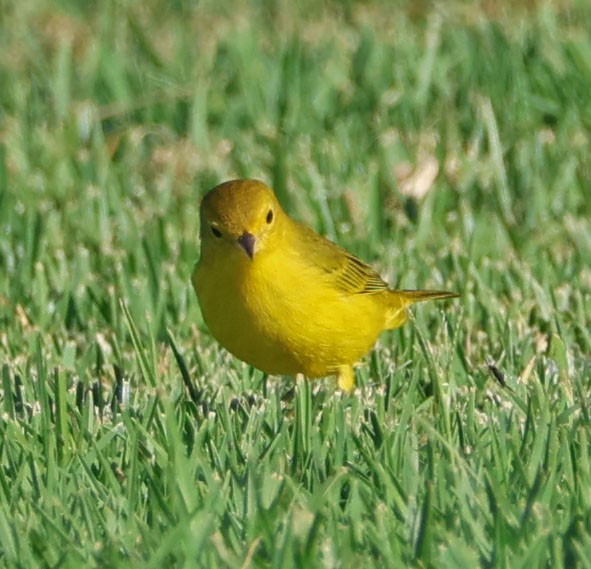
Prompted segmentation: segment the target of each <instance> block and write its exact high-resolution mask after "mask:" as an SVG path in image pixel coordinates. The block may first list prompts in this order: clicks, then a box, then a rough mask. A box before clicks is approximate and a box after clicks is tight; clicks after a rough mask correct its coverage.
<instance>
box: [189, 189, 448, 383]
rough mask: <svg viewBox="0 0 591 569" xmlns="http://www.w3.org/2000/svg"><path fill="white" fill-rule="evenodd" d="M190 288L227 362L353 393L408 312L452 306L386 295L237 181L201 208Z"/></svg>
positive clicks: (352, 260)
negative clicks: (366, 362) (362, 370)
mask: <svg viewBox="0 0 591 569" xmlns="http://www.w3.org/2000/svg"><path fill="white" fill-rule="evenodd" d="M200 240H201V252H200V257H199V260H198V261H197V263H196V264H195V268H194V269H193V272H192V275H191V281H192V284H193V287H194V289H195V292H196V294H197V298H198V301H199V304H200V307H201V313H202V316H203V319H204V321H205V323H206V325H207V327H208V328H209V331H210V332H211V334H212V335H213V337H214V338H215V339H216V340H217V341H218V342H219V343H220V344H221V345H222V346H223V347H224V348H226V349H227V350H228V351H229V352H230V353H231V354H233V355H234V356H235V357H237V358H238V359H240V360H242V361H244V362H246V363H247V364H249V365H251V366H253V367H255V368H258V369H260V370H262V371H263V372H265V373H267V374H270V375H283V376H296V375H297V374H303V375H305V376H306V377H307V378H309V379H313V378H321V377H327V376H333V375H336V376H337V386H338V388H339V389H341V390H342V391H344V392H346V393H350V392H351V391H353V389H354V386H355V372H354V366H356V365H357V364H358V362H359V360H360V359H361V358H362V357H363V356H364V355H365V354H367V353H368V352H369V351H370V350H371V349H372V348H373V346H374V344H375V342H376V341H377V338H378V336H379V335H380V334H381V333H382V332H383V331H385V330H390V329H394V328H398V327H399V326H402V325H403V324H404V323H405V322H406V320H407V318H408V307H409V306H410V305H412V304H414V303H416V302H422V301H425V300H438V299H449V298H455V297H457V296H459V295H458V294H457V293H455V292H449V291H443V290H394V289H390V288H389V286H388V284H387V283H386V282H385V281H384V280H382V278H381V277H380V276H379V275H378V274H377V273H376V272H375V271H374V270H373V269H372V268H371V267H370V266H369V265H368V264H366V263H365V262H363V261H361V260H360V259H358V258H357V257H355V256H354V255H353V254H351V253H349V252H348V251H346V250H345V249H343V248H341V247H340V246H338V245H337V244H335V243H333V242H332V241H330V240H328V239H327V238H325V237H323V236H321V235H320V234H318V233H316V232H315V231H314V230H312V229H311V228H309V227H307V226H306V225H304V224H302V223H300V222H298V221H296V220H294V219H292V218H291V217H289V216H288V215H287V213H286V212H285V211H284V210H283V209H282V207H281V205H280V203H279V201H278V199H277V197H276V195H275V193H274V192H273V190H272V189H271V188H270V187H269V186H267V185H266V184H265V183H264V182H261V181H259V180H254V179H236V180H230V181H226V182H224V183H221V184H219V185H218V186H216V187H215V188H213V189H212V190H210V191H208V192H207V193H206V194H205V195H204V197H203V199H202V201H201V205H200Z"/></svg>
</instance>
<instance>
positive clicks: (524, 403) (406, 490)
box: [0, 0, 591, 567]
mask: <svg viewBox="0 0 591 569" xmlns="http://www.w3.org/2000/svg"><path fill="white" fill-rule="evenodd" d="M589 22H591V5H589V3H588V2H586V1H584V0H579V1H577V0H561V1H555V2H542V1H539V2H538V1H533V0H531V1H529V2H525V3H520V2H510V1H505V2H492V1H473V2H468V1H464V2H462V1H460V0H454V1H450V2H441V3H440V2H429V1H427V0H425V1H421V2H406V1H395V2H387V1H379V0H368V1H366V2H353V1H348V2H336V1H335V2H312V1H303V2H299V3H291V2H286V1H283V0H275V1H272V0H266V1H262V0H261V1H255V0H251V1H250V2H242V3H241V2H234V1H231V2H225V3H222V2H211V1H202V2H188V1H182V0H176V1H172V2H164V1H159V0H149V1H146V2H142V3H139V2H132V1H131V0H127V1H124V0H123V1H118V2H111V1H107V2H102V3H98V2H97V3H95V2H88V3H86V2H76V1H73V0H62V1H60V2H57V1H55V2H41V1H39V0H30V1H28V2H22V3H17V2H10V1H3V2H2V1H0V85H1V88H0V364H1V365H2V368H1V374H2V377H1V380H2V384H1V387H2V389H1V401H0V405H1V407H2V416H1V419H0V563H1V564H2V565H3V566H6V567H81V566H84V567H139V566H142V567H164V566H165V567H181V566H184V567H304V566H305V567H316V566H318V567H356V566H359V565H360V564H362V565H363V566H364V567H400V566H421V567H476V566H483V567H520V566H524V565H529V566H531V567H547V566H552V567H573V566H575V565H580V566H587V565H586V564H588V563H589V559H591V538H590V537H589V536H590V535H591V466H590V464H589V450H590V448H589V438H590V437H591V429H590V427H589V421H590V416H589V413H590V412H589V403H590V402H589V395H590V375H591V359H590V356H589V354H590V351H591V332H590V330H591V265H590V263H589V259H590V258H591V224H590V223H589V219H590V217H591V154H590V152H589V139H590V134H591V119H590V117H591V96H590V93H591V34H590V25H589ZM239 176H240V177H242V176H251V177H257V178H260V179H263V180H265V181H267V182H269V183H271V184H272V185H273V187H274V188H275V190H276V191H277V193H278V194H279V196H280V199H281V201H282V202H283V204H284V206H285V208H286V209H287V210H288V211H289V212H290V213H291V214H292V215H293V216H294V217H296V218H298V219H300V220H302V221H305V222H306V223H308V224H310V225H312V226H313V227H315V228H316V229H317V230H319V231H321V232H323V233H324V234H326V235H327V236H329V237H330V238H332V239H335V240H337V241H338V242H339V243H340V244H341V245H343V246H345V247H347V248H349V249H350V250H352V251H353V252H355V253H356V254H358V255H360V256H362V257H363V258H364V259H366V260H367V261H369V262H371V263H373V264H374V265H375V266H376V267H377V268H378V269H379V270H380V271H381V273H382V274H383V275H384V276H385V277H386V278H387V279H388V280H389V281H390V282H391V283H392V284H393V285H396V286H401V287H406V288H412V287H420V288H449V289H452V290H458V291H461V292H462V293H463V296H462V298H461V299H460V301H459V302H456V303H450V304H449V305H446V306H443V305H438V306H435V305H432V306H430V307H427V306H425V307H420V308H418V309H417V310H416V311H415V318H414V322H412V323H411V324H409V325H407V326H406V327H405V328H404V329H402V330H399V331H395V332H393V333H390V334H386V335H385V336H384V337H383V339H382V341H381V342H380V344H379V346H378V347H377V348H376V350H375V351H374V353H373V354H372V355H371V356H370V357H369V358H368V361H367V362H365V364H364V365H363V366H362V367H361V368H360V369H359V370H358V382H359V384H360V390H358V392H357V393H356V395H355V396H354V397H351V398H342V397H341V396H340V395H339V394H334V393H333V386H332V384H331V383H330V382H319V383H315V384H312V385H308V384H305V383H302V384H298V385H297V386H296V389H295V393H294V397H293V400H289V399H286V398H285V393H286V392H287V391H289V387H290V385H291V380H289V379H285V378H284V379H278V378H266V377H263V376H262V374H260V373H259V372H257V371H256V370H252V369H250V368H248V367H247V366H245V365H243V364H241V363H240V362H237V361H236V360H234V359H232V358H231V357H230V356H228V355H227V354H226V353H225V352H224V351H223V350H222V349H220V348H219V347H218V346H217V345H216V344H215V342H213V341H212V339H211V338H210V337H209V335H208V334H207V331H206V329H205V327H204V326H203V323H202V320H201V317H200V313H199V308H198V305H197V302H196V300H195V298H194V294H193V292H192V290H191V288H190V285H189V282H188V279H189V275H190V272H191V269H192V266H193V263H194V262H195V260H196V259H197V257H198V254H199V253H198V251H199V243H198V238H197V235H198V207H199V200H200V196H201V195H202V194H203V193H204V192H205V191H207V190H208V189H209V188H211V187H212V186H213V185H215V184H217V183H219V182H220V181H223V180H226V179H229V178H232V177H239ZM489 365H494V366H495V369H497V370H499V372H500V373H502V375H503V378H504V381H505V382H506V383H507V385H508V387H506V388H503V387H502V386H501V385H500V384H499V383H497V382H496V381H495V379H494V377H493V374H491V373H490V371H489V368H488V367H487V366H489ZM497 375H499V373H497Z"/></svg>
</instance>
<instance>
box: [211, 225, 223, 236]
mask: <svg viewBox="0 0 591 569" xmlns="http://www.w3.org/2000/svg"><path fill="white" fill-rule="evenodd" d="M211 232H212V233H213V234H214V235H215V236H216V237H217V238H218V239H219V238H220V237H221V236H222V232H221V231H220V230H219V229H218V228H217V227H214V226H213V225H212V226H211Z"/></svg>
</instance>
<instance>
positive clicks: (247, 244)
mask: <svg viewBox="0 0 591 569" xmlns="http://www.w3.org/2000/svg"><path fill="white" fill-rule="evenodd" d="M255 243H256V237H255V236H254V235H253V234H252V233H248V232H247V231H245V232H244V233H243V234H242V235H241V236H240V237H238V245H240V247H242V248H243V249H244V252H245V253H246V254H247V255H248V256H249V257H250V258H251V259H252V258H253V257H254V246H255Z"/></svg>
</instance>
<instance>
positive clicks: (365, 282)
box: [297, 224, 388, 294]
mask: <svg viewBox="0 0 591 569" xmlns="http://www.w3.org/2000/svg"><path fill="white" fill-rule="evenodd" d="M298 225H299V224H298ZM297 234H298V240H299V241H300V243H299V244H298V249H299V250H300V251H301V253H302V255H304V256H305V257H306V259H307V261H308V262H309V263H311V264H312V265H314V266H315V268H317V269H318V270H319V271H321V272H322V273H323V274H325V275H326V277H327V279H328V280H329V282H330V284H331V285H333V286H335V288H337V289H338V290H340V291H341V292H344V293H347V294H374V293H378V292H382V291H384V290H387V289H388V284H387V283H386V282H384V281H383V280H382V279H381V278H380V276H379V275H378V274H377V273H376V272H375V271H374V270H373V269H372V268H371V267H370V266H369V265H367V264H366V263H364V262H363V261H361V260H360V259H358V258H357V257H355V256H354V255H352V254H351V253H349V252H348V251H346V250H345V249H342V248H341V247H339V246H338V245H336V244H335V243H333V242H332V241H329V240H328V239H326V238H325V237H322V236H321V235H318V233H316V232H314V231H313V230H312V229H310V228H308V227H306V226H304V225H299V227H298V231H297Z"/></svg>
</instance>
